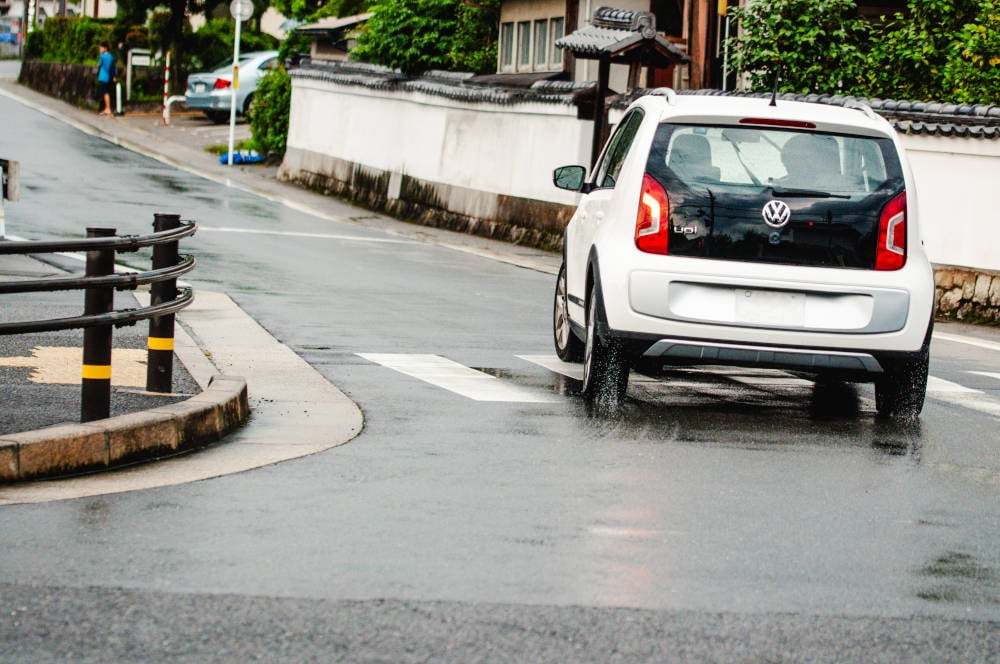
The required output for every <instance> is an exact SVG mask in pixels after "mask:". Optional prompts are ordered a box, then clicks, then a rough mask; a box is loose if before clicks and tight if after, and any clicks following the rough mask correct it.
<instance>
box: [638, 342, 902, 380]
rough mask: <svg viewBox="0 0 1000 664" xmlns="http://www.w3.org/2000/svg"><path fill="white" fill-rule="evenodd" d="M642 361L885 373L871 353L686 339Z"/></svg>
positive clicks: (656, 348)
mask: <svg viewBox="0 0 1000 664" xmlns="http://www.w3.org/2000/svg"><path fill="white" fill-rule="evenodd" d="M642 358H643V359H644V360H654V359H655V360H663V361H664V363H665V364H721V365H727V366H748V367H767V368H775V369H794V370H798V371H808V372H816V373H823V372H833V373H849V374H873V375H877V374H881V373H882V372H883V370H882V365H881V364H880V363H879V361H878V359H876V358H875V356H874V355H872V354H871V353H859V352H843V351H830V350H818V349H815V350H814V349H806V348H780V347H774V346H749V345H742V344H724V343H718V342H715V343H712V342H704V341H688V340H684V339H660V340H659V341H655V342H653V344H652V345H650V346H649V348H647V349H646V351H645V352H643V354H642Z"/></svg>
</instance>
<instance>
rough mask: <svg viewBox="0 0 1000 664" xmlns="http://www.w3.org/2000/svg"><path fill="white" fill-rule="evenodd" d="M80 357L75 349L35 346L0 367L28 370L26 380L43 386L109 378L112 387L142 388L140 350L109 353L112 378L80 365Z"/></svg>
mask: <svg viewBox="0 0 1000 664" xmlns="http://www.w3.org/2000/svg"><path fill="white" fill-rule="evenodd" d="M81 357H82V356H81V354H80V347H79V346H76V347H67V346H35V347H34V348H32V349H31V357H0V367H19V368H25V369H31V373H30V374H29V375H28V380H30V381H31V382H33V383H41V384H43V385H53V384H54V385H79V384H80V380H81V379H82V378H90V379H103V380H106V379H108V378H110V379H111V384H112V385H114V386H116V387H119V386H126V387H145V386H146V351H145V350H144V349H141V348H115V349H112V351H111V365H112V366H114V373H113V374H112V370H111V366H106V365H91V364H83V363H82V362H81ZM81 366H82V369H81Z"/></svg>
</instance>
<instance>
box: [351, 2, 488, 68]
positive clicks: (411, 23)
mask: <svg viewBox="0 0 1000 664" xmlns="http://www.w3.org/2000/svg"><path fill="white" fill-rule="evenodd" d="M370 9H371V11H372V12H373V14H374V15H373V16H372V17H371V19H369V20H368V23H367V24H366V25H365V27H364V29H363V31H362V33H361V35H360V36H359V37H358V44H357V46H356V47H355V48H354V50H353V51H352V52H351V57H352V58H355V59H357V60H362V61H365V62H373V63H375V64H380V65H385V66H387V67H394V68H399V69H402V70H403V71H404V72H407V73H410V74H416V73H419V72H422V71H425V70H427V69H448V70H453V71H474V72H487V71H492V70H493V69H494V67H495V66H496V48H497V41H496V40H497V25H498V22H499V1H498V0H482V1H481V2H476V3H475V4H472V3H466V2H464V1H463V0H376V2H375V3H374V4H373V5H372V6H371V8H370Z"/></svg>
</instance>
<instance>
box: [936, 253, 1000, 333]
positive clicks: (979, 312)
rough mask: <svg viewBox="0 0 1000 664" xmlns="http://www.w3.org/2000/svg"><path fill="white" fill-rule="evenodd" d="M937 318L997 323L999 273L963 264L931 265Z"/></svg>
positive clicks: (999, 286) (998, 319) (998, 320)
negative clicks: (961, 265) (956, 265)
mask: <svg viewBox="0 0 1000 664" xmlns="http://www.w3.org/2000/svg"><path fill="white" fill-rule="evenodd" d="M934 286H935V288H934V301H935V302H936V303H937V315H938V318H950V319H954V320H960V321H965V322H967V323H992V324H994V325H997V324H1000V272H991V271H988V270H973V269H970V268H966V267H954V266H951V265H936V266H935V267H934Z"/></svg>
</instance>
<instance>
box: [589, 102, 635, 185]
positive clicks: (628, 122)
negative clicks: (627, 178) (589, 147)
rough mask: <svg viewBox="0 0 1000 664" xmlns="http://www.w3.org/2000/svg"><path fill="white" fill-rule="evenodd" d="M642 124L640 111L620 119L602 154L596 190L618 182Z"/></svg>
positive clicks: (595, 181)
mask: <svg viewBox="0 0 1000 664" xmlns="http://www.w3.org/2000/svg"><path fill="white" fill-rule="evenodd" d="M641 124H642V111H641V110H639V109H636V110H634V111H632V112H631V113H629V114H628V115H626V116H625V117H624V118H622V121H621V123H619V125H618V129H617V130H615V135H614V136H612V137H611V141H609V143H608V149H607V151H606V152H605V153H604V159H603V160H602V161H601V164H600V168H598V170H597V177H596V178H595V179H594V184H595V185H596V186H597V187H598V188H607V189H610V188H614V186H615V183H616V182H618V174H619V173H621V170H622V165H623V164H624V163H625V157H626V156H627V155H628V151H629V148H631V147H632V141H633V140H634V139H635V135H636V133H637V132H638V131H639V126H640V125H641Z"/></svg>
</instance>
